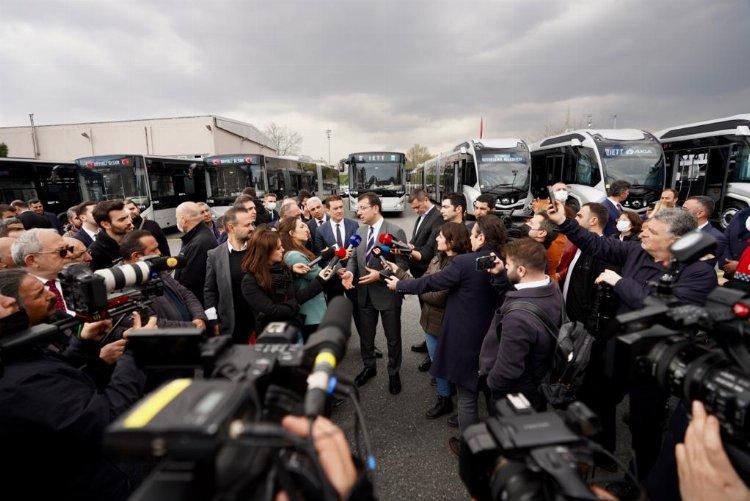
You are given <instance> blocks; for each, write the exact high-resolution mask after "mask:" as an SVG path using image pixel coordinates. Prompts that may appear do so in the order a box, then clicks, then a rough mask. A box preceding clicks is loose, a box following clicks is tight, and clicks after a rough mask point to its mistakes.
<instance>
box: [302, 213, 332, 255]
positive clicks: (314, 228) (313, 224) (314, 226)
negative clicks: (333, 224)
mask: <svg viewBox="0 0 750 501" xmlns="http://www.w3.org/2000/svg"><path fill="white" fill-rule="evenodd" d="M324 218H325V223H323V226H325V225H326V224H327V223H328V221H329V220H330V218H329V217H328V214H326V215H325V216H324ZM305 224H306V225H307V227H308V228H310V250H312V251H313V252H315V253H317V252H319V251H318V250H317V249H316V248H315V236H316V235H317V234H318V222H317V221H315V219H314V218H310V220H309V221H306V222H305Z"/></svg>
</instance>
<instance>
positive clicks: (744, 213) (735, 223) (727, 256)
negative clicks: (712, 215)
mask: <svg viewBox="0 0 750 501" xmlns="http://www.w3.org/2000/svg"><path fill="white" fill-rule="evenodd" d="M748 217H750V207H747V208H745V209H742V210H741V211H739V212H738V213H737V214H735V215H734V217H733V218H732V220H731V221H730V222H729V226H727V229H726V230H724V240H725V242H726V246H725V247H724V255H723V256H718V257H719V258H720V260H719V264H720V265H723V264H724V261H725V260H730V261H739V259H740V256H741V255H742V252H743V251H744V250H745V247H747V240H748V238H750V232H748V231H747V228H746V227H745V221H747V218H748Z"/></svg>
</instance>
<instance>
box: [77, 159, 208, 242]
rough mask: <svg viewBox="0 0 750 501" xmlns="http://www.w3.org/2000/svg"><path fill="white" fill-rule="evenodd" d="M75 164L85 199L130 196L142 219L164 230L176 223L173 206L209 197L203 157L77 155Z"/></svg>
mask: <svg viewBox="0 0 750 501" xmlns="http://www.w3.org/2000/svg"><path fill="white" fill-rule="evenodd" d="M76 164H78V166H79V167H80V169H79V174H80V176H81V182H80V183H81V189H82V190H83V193H82V194H83V199H84V200H95V201H100V200H113V199H121V198H131V199H133V200H134V201H135V202H136V203H137V204H139V205H140V207H141V214H142V215H143V217H144V218H148V219H152V220H154V221H156V222H157V223H159V225H160V226H161V227H162V228H165V229H167V228H172V227H175V226H176V224H177V220H176V218H175V208H176V207H177V206H178V205H180V204H181V203H182V202H202V201H205V200H206V199H207V198H208V197H207V182H206V175H205V170H204V168H203V160H202V159H192V160H191V159H181V158H173V157H158V156H144V155H99V156H94V157H86V158H79V159H77V160H76Z"/></svg>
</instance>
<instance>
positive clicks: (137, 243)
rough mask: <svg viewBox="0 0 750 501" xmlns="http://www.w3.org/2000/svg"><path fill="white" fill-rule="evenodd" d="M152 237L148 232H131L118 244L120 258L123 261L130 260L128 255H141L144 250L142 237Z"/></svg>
mask: <svg viewBox="0 0 750 501" xmlns="http://www.w3.org/2000/svg"><path fill="white" fill-rule="evenodd" d="M153 236H154V235H153V234H152V233H151V232H150V231H148V230H133V231H131V232H130V233H128V234H127V235H125V237H124V238H123V239H122V242H120V256H121V257H122V258H123V259H126V260H127V259H130V255H131V254H132V253H134V252H137V253H139V254H143V251H145V250H146V247H144V245H143V243H142V242H141V239H142V238H143V237H153Z"/></svg>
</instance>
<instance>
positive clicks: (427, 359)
mask: <svg viewBox="0 0 750 501" xmlns="http://www.w3.org/2000/svg"><path fill="white" fill-rule="evenodd" d="M431 366H432V360H430V357H429V356H427V357H424V360H422V363H421V364H419V367H417V369H419V372H427V371H428V370H430V367H431Z"/></svg>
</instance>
